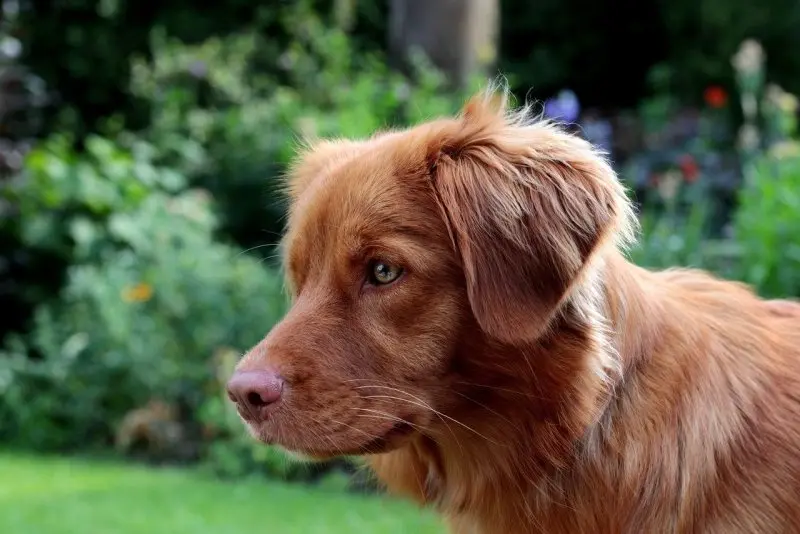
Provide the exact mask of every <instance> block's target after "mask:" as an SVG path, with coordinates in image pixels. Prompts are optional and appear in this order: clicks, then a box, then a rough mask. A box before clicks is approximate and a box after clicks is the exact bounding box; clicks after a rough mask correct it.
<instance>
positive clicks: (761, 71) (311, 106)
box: [0, 0, 800, 531]
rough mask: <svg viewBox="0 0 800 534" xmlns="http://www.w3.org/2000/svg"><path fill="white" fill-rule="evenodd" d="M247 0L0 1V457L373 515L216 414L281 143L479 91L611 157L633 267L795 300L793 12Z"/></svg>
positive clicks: (272, 255)
mask: <svg viewBox="0 0 800 534" xmlns="http://www.w3.org/2000/svg"><path fill="white" fill-rule="evenodd" d="M268 4H269V5H267V4H265V3H262V4H259V3H248V2H242V1H240V0H229V1H226V2H222V3H219V4H215V5H214V6H213V7H208V8H205V9H203V10H198V9H197V7H196V5H195V4H194V3H191V2H187V1H185V0H168V1H166V2H162V3H159V4H157V5H156V4H146V3H142V2H132V1H129V0H72V1H71V2H66V3H65V2H61V3H56V4H53V3H48V2H42V1H41V0H4V1H3V2H2V15H3V16H2V18H1V19H0V299H1V301H2V304H3V309H4V311H6V312H7V313H5V314H4V316H5V317H6V320H5V321H3V323H1V324H0V446H2V447H13V448H15V449H22V450H30V451H37V452H45V451H49V452H57V453H76V452H80V453H81V454H89V455H92V456H112V457H116V458H119V457H126V458H131V459H137V460H143V461H147V462H183V463H192V464H200V465H203V466H205V467H206V468H207V469H208V471H209V472H211V473H213V474H214V475H216V476H222V477H226V478H241V477H245V476H258V477H260V478H266V479H273V480H281V481H306V482H314V483H317V484H325V483H328V482H330V481H334V482H332V484H333V486H334V487H336V488H338V489H341V488H342V487H344V486H347V487H350V488H351V489H355V488H359V489H369V490H370V491H372V490H373V489H374V487H373V486H372V485H371V482H370V481H369V479H368V478H365V476H364V475H363V472H362V471H360V470H359V469H358V467H357V466H355V465H354V464H353V463H351V462H349V461H344V462H335V463H329V464H324V465H321V466H316V467H313V468H311V467H308V466H304V465H301V464H298V463H297V462H295V461H293V460H291V459H289V458H288V457H287V455H286V454H284V453H283V452H281V451H280V450H278V449H274V448H269V447H263V446H259V445H257V444H256V443H255V442H254V441H253V440H252V439H250V437H249V436H248V435H247V434H246V433H245V431H244V429H243V427H242V425H241V424H240V423H239V421H238V418H237V416H236V414H235V413H234V412H232V410H231V406H230V403H228V402H227V400H226V398H225V396H224V394H223V386H222V384H223V383H224V381H225V378H226V377H227V375H228V374H229V372H230V369H231V366H232V365H233V364H234V363H235V361H236V360H237V359H238V357H239V355H240V354H241V353H242V352H243V351H245V350H247V348H248V347H250V346H251V345H253V344H254V343H255V342H257V341H258V339H259V338H260V337H261V336H263V335H264V334H265V333H266V332H267V331H268V330H269V328H270V327H271V326H272V325H273V324H274V323H275V322H276V321H277V320H278V319H279V318H280V317H281V315H282V313H283V311H284V310H285V306H286V301H285V295H284V290H283V283H282V278H281V273H280V267H279V264H278V262H277V261H275V260H276V255H277V250H276V248H275V245H276V243H277V242H278V241H279V239H280V236H281V234H282V230H283V215H284V209H285V206H284V205H283V200H282V199H281V197H280V195H278V193H277V187H276V186H277V185H279V182H280V179H281V176H282V173H283V172H284V171H285V170H286V167H287V164H288V162H289V159H290V158H291V156H292V153H293V151H294V149H295V147H296V146H297V143H298V141H299V140H300V139H301V138H304V137H332V136H348V137H364V136H368V135H370V134H371V133H372V132H374V131H375V130H377V129H384V128H391V127H396V126H404V125H409V124H414V123H416V122H418V121H421V120H424V119H428V118H431V117H435V116H439V115H442V114H450V113H452V112H455V111H456V110H458V109H459V107H460V105H461V104H462V102H463V99H464V98H465V96H466V95H467V94H468V93H471V92H472V91H473V90H474V89H476V88H477V87H478V86H480V85H483V84H484V83H485V80H486V78H487V76H489V77H493V76H494V75H496V73H497V72H498V71H499V72H502V73H503V74H504V75H505V76H506V77H507V80H508V82H509V84H510V86H511V88H512V89H513V90H514V92H515V94H516V95H517V97H518V100H519V101H523V100H528V101H533V102H535V103H537V110H539V111H541V112H542V114H543V115H545V116H547V117H550V118H553V119H555V120H559V121H561V122H563V123H565V124H566V125H567V127H568V128H570V129H571V130H573V131H574V132H575V133H576V134H577V135H583V136H585V137H586V138H588V139H589V140H591V141H592V142H593V143H595V144H597V145H598V146H600V147H602V148H603V149H604V150H606V151H607V152H608V153H609V155H610V158H611V160H612V161H613V163H614V165H615V167H616V168H617V169H618V172H619V173H620V176H621V177H622V178H623V180H624V181H625V182H626V185H628V187H629V188H630V190H631V194H632V196H633V198H634V200H635V201H636V203H637V205H638V206H639V211H640V216H641V222H642V236H641V239H640V242H639V245H638V247H637V248H636V249H635V250H633V251H631V257H632V259H633V260H634V261H636V262H637V263H640V264H642V265H646V266H649V267H658V268H662V267H670V266H675V265H683V266H692V267H700V268H705V269H710V270H712V271H715V272H717V273H720V274H722V275H724V276H728V277H732V278H736V279H739V280H742V281H745V282H747V283H749V284H752V285H753V286H754V288H755V289H756V290H758V291H759V292H760V293H762V294H764V295H770V296H784V297H798V296H800V140H799V139H798V135H799V133H800V132H798V122H797V119H798V101H797V97H796V96H795V95H796V94H797V93H798V91H800V55H798V54H796V53H794V52H793V51H796V50H800V32H798V31H797V28H798V27H800V5H798V4H797V3H796V2H793V1H792V0H765V1H764V2H762V3H760V4H759V5H758V6H754V5H752V3H751V2H745V1H744V0H733V1H729V0H725V1H723V0H713V1H707V2H702V3H698V2H690V1H688V0H681V1H679V2H670V3H666V2H655V3H652V2H651V3H646V2H645V3H641V2H639V3H636V2H634V3H630V2H629V3H626V5H625V6H624V8H623V7H621V6H620V5H619V4H618V3H614V5H613V6H612V3H611V0H603V1H601V2H599V3H598V2H597V1H594V2H588V1H587V0H568V1H566V2H564V1H561V0H559V1H555V0H546V1H542V2H536V3H534V4H531V3H530V2H524V1H522V0H504V1H502V2H501V1H499V0H494V1H478V0H463V1H462V2H457V3H454V2H447V1H435V0H431V1H430V2H425V3H421V2H410V1H408V0H394V1H392V2H388V3H381V2H358V1H355V0H329V1H324V0H298V1H293V2H274V3H268ZM612 7H613V9H612ZM574 13H581V14H582V16H581V17H575V16H574ZM697 28H702V29H703V31H702V32H698V31H696V29H697ZM692 36H694V37H692ZM453 43H460V44H459V45H458V46H452V45H453ZM632 47H635V48H636V49H637V51H638V52H639V54H638V55H637V56H635V57H634V56H632V55H631V54H630V50H631V48H632ZM621 57H624V58H626V60H625V61H620V60H619V58H621ZM539 103H540V105H539ZM2 527H3V523H2V520H0V529H2ZM98 528H99V527H98ZM6 530H7V529H6ZM28 530H30V529H28ZM33 530H36V529H35V528H34V529H33ZM345 530H346V529H345ZM400 531H402V530H400Z"/></svg>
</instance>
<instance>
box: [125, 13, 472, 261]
mask: <svg viewBox="0 0 800 534" xmlns="http://www.w3.org/2000/svg"><path fill="white" fill-rule="evenodd" d="M295 16H296V18H295V19H294V21H295V24H296V25H295V26H293V27H292V29H291V30H290V36H291V38H292V40H291V41H290V43H289V44H288V45H287V48H286V49H285V50H284V51H283V52H282V54H281V55H280V58H279V63H280V65H281V69H282V72H283V77H282V79H285V80H286V81H285V82H283V81H281V78H276V77H274V76H268V75H265V74H264V72H263V71H262V70H261V69H260V67H259V65H260V64H261V62H262V61H263V60H264V59H265V58H264V57H263V51H264V50H265V49H268V47H267V46H266V43H265V40H264V38H263V37H262V36H260V35H259V34H258V33H255V32H245V33H239V34H234V35H231V36H229V37H227V38H225V39H219V38H216V37H215V38H211V39H209V40H207V41H204V42H202V43H199V44H196V45H187V44H184V43H182V42H180V41H178V40H176V39H173V38H168V37H166V36H165V35H164V34H163V33H156V34H155V35H154V37H153V46H152V50H153V57H152V58H151V59H150V60H148V59H145V58H137V59H136V60H134V63H133V69H132V72H133V76H132V81H131V91H132V93H133V94H135V95H137V96H138V97H139V98H141V99H142V100H144V101H147V102H148V103H149V107H150V110H151V116H150V120H149V125H148V127H147V128H146V129H144V130H143V131H142V132H140V133H139V134H138V135H141V136H142V137H143V138H144V139H147V140H148V142H150V143H151V144H152V145H153V146H157V147H159V150H160V161H161V162H162V163H163V164H165V165H168V166H169V167H171V168H174V169H178V170H179V171H180V172H181V173H182V174H183V175H184V176H186V177H187V178H188V179H189V181H190V182H191V183H192V184H196V185H200V186H202V187H204V188H207V189H208V190H209V191H210V192H211V193H212V194H213V195H214V197H215V198H216V199H217V201H218V203H219V205H220V207H221V209H222V210H223V225H224V226H223V228H222V230H223V231H224V232H226V233H228V234H229V235H231V236H232V237H233V238H234V239H235V240H236V241H237V242H238V243H239V244H241V245H242V246H244V247H246V248H252V247H261V246H262V245H264V244H269V243H275V242H276V241H277V240H278V238H279V236H280V234H281V232H282V230H283V228H282V220H281V217H282V214H283V211H284V210H283V206H282V204H281V201H282V199H281V198H280V195H279V194H277V192H276V191H277V186H279V185H280V184H279V180H280V175H281V173H282V172H283V170H284V169H285V168H286V165H287V164H288V161H289V159H290V157H291V155H292V154H293V152H294V150H295V149H296V147H297V144H298V141H299V140H300V139H301V138H303V137H307V138H308V137H310V138H313V137H337V136H345V137H355V138H360V137H367V136H369V135H371V134H372V133H373V132H374V131H375V130H378V129H384V128H388V127H392V126H398V125H404V124H412V123H415V122H417V121H418V120H421V119H424V118H430V117H433V116H437V115H441V114H446V113H453V112H455V111H456V110H457V109H458V106H459V104H460V102H461V96H462V95H458V94H451V93H448V92H446V91H445V89H444V88H445V80H444V79H443V78H442V77H441V75H439V74H438V73H437V72H436V71H435V70H433V69H432V68H431V67H430V65H428V64H427V63H426V62H425V60H424V58H418V60H417V63H416V65H417V77H416V81H415V83H414V84H411V83H409V81H408V80H407V79H406V78H404V77H403V76H402V75H400V74H398V73H396V72H394V71H392V70H390V69H389V67H388V66H387V64H386V62H385V61H383V60H382V58H381V57H380V56H378V55H375V54H367V53H362V54H358V53H357V51H356V49H355V48H354V45H353V43H352V41H351V39H349V38H348V36H347V35H346V34H345V33H344V32H343V31H341V30H340V29H338V28H335V27H329V26H326V25H325V24H324V23H323V20H322V19H321V18H320V17H319V16H317V15H315V14H314V13H313V12H311V11H308V10H306V9H303V7H302V4H300V7H298V8H297V11H296V13H295ZM258 252H260V253H262V254H266V255H270V254H272V252H273V251H271V250H270V249H269V248H263V249H261V250H259V251H258Z"/></svg>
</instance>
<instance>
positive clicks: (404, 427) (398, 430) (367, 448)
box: [254, 420, 415, 458]
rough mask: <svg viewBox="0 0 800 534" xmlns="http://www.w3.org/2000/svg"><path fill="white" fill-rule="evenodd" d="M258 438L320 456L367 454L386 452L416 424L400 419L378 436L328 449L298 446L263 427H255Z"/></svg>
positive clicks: (411, 430) (408, 433) (410, 431)
mask: <svg viewBox="0 0 800 534" xmlns="http://www.w3.org/2000/svg"><path fill="white" fill-rule="evenodd" d="M254 430H255V433H256V434H257V437H258V439H259V440H260V441H261V442H262V443H264V444H265V445H277V446H280V447H283V448H285V449H287V450H289V451H292V452H296V453H299V454H303V455H307V456H311V457H319V458H332V457H338V456H351V455H365V454H379V453H382V452H386V451H387V450H389V449H390V448H391V446H392V445H393V444H394V443H395V442H396V440H398V439H402V438H404V437H407V436H408V435H410V434H411V433H413V432H414V430H415V426H414V425H413V423H410V422H408V421H406V420H403V421H398V422H396V423H395V424H394V425H392V426H391V428H389V429H388V430H387V431H386V432H384V433H383V434H382V435H380V436H377V437H375V438H373V439H371V440H370V441H368V442H366V443H361V444H358V445H354V446H352V447H337V448H336V449H331V450H326V449H321V448H320V449H318V448H315V447H306V446H296V445H295V444H293V443H291V444H290V443H285V441H286V440H283V439H277V438H276V437H275V436H271V435H270V434H269V433H268V432H265V431H264V429H263V427H261V428H258V427H257V428H254Z"/></svg>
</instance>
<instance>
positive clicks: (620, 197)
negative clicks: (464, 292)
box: [428, 98, 635, 343]
mask: <svg viewBox="0 0 800 534" xmlns="http://www.w3.org/2000/svg"><path fill="white" fill-rule="evenodd" d="M428 165H429V169H430V177H431V182H432V186H433V190H434V193H435V197H436V199H437V201H438V203H439V206H440V209H441V211H442V216H443V218H444V219H445V222H446V224H447V226H448V229H449V231H450V234H451V238H452V240H453V243H454V247H455V249H456V251H457V253H458V254H459V255H460V258H461V262H462V265H463V269H464V273H465V276H466V283H467V289H468V294H469V299H470V304H471V307H472V310H473V313H474V315H475V317H476V319H477V321H478V323H479V324H480V326H481V328H482V329H483V330H484V331H485V332H486V333H487V334H489V335H490V336H492V337H494V338H496V339H498V340H500V341H503V342H508V343H521V342H528V341H532V340H535V339H536V338H538V337H539V336H541V335H542V334H543V333H544V331H545V330H546V329H547V327H548V325H550V323H551V321H552V319H553V317H554V315H555V314H556V313H557V311H558V310H559V309H560V307H561V305H562V304H563V303H564V302H565V300H566V298H567V297H568V296H569V295H570V291H571V289H572V288H573V286H574V285H575V284H576V283H578V282H579V281H580V280H581V277H582V274H583V273H584V271H585V270H586V267H587V265H588V264H589V260H590V259H591V258H592V255H593V253H594V252H596V251H597V250H598V249H600V248H601V246H602V245H604V244H605V243H607V242H609V240H611V239H615V238H620V237H621V238H623V240H624V239H626V238H631V237H632V233H633V227H634V221H635V219H634V218H633V214H632V209H631V205H630V202H629V201H628V199H627V197H626V196H625V192H624V190H623V188H622V186H621V184H620V183H619V181H618V180H617V177H616V175H615V173H614V171H613V170H612V169H611V167H610V166H609V165H608V163H607V162H606V161H605V159H604V158H603V157H602V156H601V155H600V154H598V153H597V152H595V151H594V150H593V149H592V147H591V146H590V145H589V144H588V143H587V142H585V141H584V140H582V139H580V138H578V137H576V136H573V135H570V134H568V133H566V132H564V131H562V130H561V129H559V128H557V127H555V126H553V125H551V124H548V123H545V122H542V121H530V120H529V119H527V118H526V111H525V110H524V109H523V110H520V111H518V112H516V114H514V113H508V112H507V111H506V109H505V104H504V102H499V103H498V102H497V101H493V100H491V99H485V98H476V99H473V100H471V101H470V102H469V103H468V104H467V106H466V108H465V109H464V111H463V113H462V116H461V117H460V118H459V119H458V120H455V121H452V123H440V124H439V126H438V128H437V129H436V130H434V131H432V132H431V137H430V141H429V144H428Z"/></svg>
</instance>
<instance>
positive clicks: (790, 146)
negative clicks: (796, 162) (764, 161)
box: [769, 141, 800, 159]
mask: <svg viewBox="0 0 800 534" xmlns="http://www.w3.org/2000/svg"><path fill="white" fill-rule="evenodd" d="M769 155H770V156H772V157H773V158H776V159H788V158H796V157H800V143H798V142H797V141H781V142H780V143H776V144H775V145H773V146H772V147H770V150H769Z"/></svg>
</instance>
